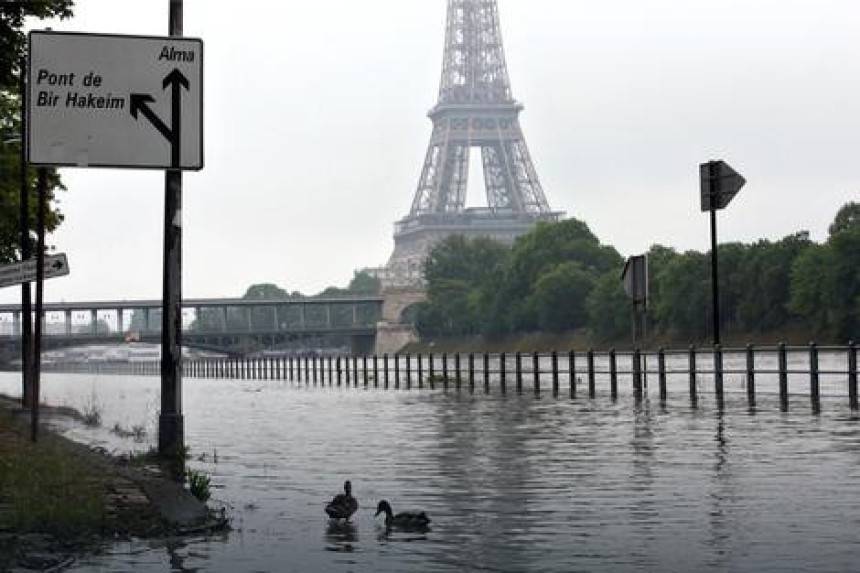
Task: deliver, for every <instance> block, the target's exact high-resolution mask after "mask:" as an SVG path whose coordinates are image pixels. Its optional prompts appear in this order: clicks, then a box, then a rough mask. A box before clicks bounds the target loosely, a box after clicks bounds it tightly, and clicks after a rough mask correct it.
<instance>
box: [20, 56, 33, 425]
mask: <svg viewBox="0 0 860 573" xmlns="http://www.w3.org/2000/svg"><path fill="white" fill-rule="evenodd" d="M20 67H21V81H20V90H21V200H20V203H21V205H20V212H19V213H20V214H19V217H20V226H21V262H24V261H28V260H30V257H31V256H32V252H31V249H30V178H29V177H28V175H29V169H28V168H27V147H26V146H27V59H26V58H21V63H20ZM30 295H31V290H30V283H28V282H25V283H22V284H21V407H22V408H24V409H27V408H30V405H31V404H32V400H31V398H32V393H33V321H32V314H31V313H32V310H33V308H32V299H31V298H30Z"/></svg>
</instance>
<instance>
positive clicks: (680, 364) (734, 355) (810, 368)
mask: <svg viewBox="0 0 860 573" xmlns="http://www.w3.org/2000/svg"><path fill="white" fill-rule="evenodd" d="M157 366H158V364H157V363H156V362H152V363H148V364H146V363H144V364H140V363H138V364H122V363H101V362H99V363H92V362H91V363H84V364H75V365H69V364H46V365H45V366H44V369H45V370H46V371H54V372H88V373H96V374H132V375H153V374H157ZM183 369H184V374H185V376H187V377H191V378H211V379H224V380H278V381H288V382H292V383H296V384H302V385H319V386H331V387H350V388H365V389H369V388H375V389H395V390H400V389H403V390H415V389H417V390H421V389H431V390H436V389H442V390H446V391H447V390H452V389H453V390H458V391H465V390H468V391H469V392H473V393H474V392H479V391H482V392H484V393H486V394H489V393H491V392H499V393H501V394H507V393H509V392H511V393H517V394H524V393H532V394H534V395H535V396H541V395H543V394H549V393H551V394H552V396H554V397H559V396H561V395H566V396H568V397H569V398H571V399H576V398H578V397H581V396H587V397H589V398H591V399H594V398H597V397H598V396H601V395H602V396H608V397H609V398H611V399H612V400H617V399H618V398H619V396H623V395H628V396H632V397H634V398H635V399H636V400H642V399H644V398H647V397H650V396H651V395H654V396H655V397H657V398H659V400H660V401H661V402H666V401H668V400H669V399H670V398H678V397H683V398H684V399H686V400H689V401H690V402H691V403H692V404H693V405H698V404H699V402H700V401H703V400H713V401H714V402H715V403H716V405H717V406H718V407H720V408H722V407H723V406H724V405H725V402H726V400H734V401H737V400H740V401H743V402H744V403H745V404H747V405H748V406H749V407H750V408H756V407H757V404H758V403H759V401H762V402H764V401H771V400H773V401H777V402H778V404H779V407H780V409H781V410H783V411H785V410H788V409H789V407H790V405H791V404H792V403H796V400H798V399H803V400H804V401H808V402H809V404H810V405H811V407H812V408H813V409H814V410H819V409H820V407H821V403H822V399H825V400H844V399H845V398H847V400H848V405H849V407H850V408H851V409H852V410H857V409H858V392H857V390H858V388H857V381H858V370H857V345H856V344H855V343H853V342H852V343H850V344H848V345H847V346H830V347H825V346H819V345H817V344H814V343H813V344H810V345H808V346H802V347H801V346H794V347H789V346H787V345H785V344H780V345H778V346H752V345H750V346H747V347H745V348H721V347H719V346H717V347H714V348H696V347H690V348H688V349H684V350H664V349H659V350H656V351H639V350H636V351H633V352H629V351H628V352H617V351H615V350H609V351H595V350H587V351H567V352H544V353H539V352H534V353H521V352H516V353H501V354H489V353H484V354H474V353H452V354H448V353H443V354H416V355H411V354H397V355H393V356H389V355H387V354H386V355H382V356H378V355H372V356H319V355H310V354H309V355H304V356H282V357H262V358H207V359H198V360H186V361H185V362H184V363H183Z"/></svg>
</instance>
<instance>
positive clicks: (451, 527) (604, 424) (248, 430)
mask: <svg viewBox="0 0 860 573" xmlns="http://www.w3.org/2000/svg"><path fill="white" fill-rule="evenodd" d="M17 386H18V381H17V379H12V378H8V377H4V376H3V375H0V392H2V391H7V392H8V391H14V390H15V389H16V388H17ZM157 387H158V381H157V380H155V379H147V378H136V379H112V378H96V377H59V376H48V377H47V378H46V383H45V393H46V396H47V397H48V398H49V400H51V401H53V402H54V403H62V402H63V401H65V402H66V403H68V404H69V405H73V406H74V405H77V406H81V405H83V404H85V403H86V400H88V399H89V398H90V396H91V394H92V393H93V392H94V393H95V394H96V395H97V396H98V399H99V401H100V402H101V404H102V405H103V407H104V424H105V426H106V427H107V428H110V427H111V426H113V424H114V423H116V422H123V423H127V421H128V420H132V421H136V420H138V419H140V417H141V416H142V415H144V414H142V413H144V412H146V408H147V404H148V403H149V402H151V401H152V400H153V396H156V395H157ZM185 392H186V395H185V403H186V408H187V412H186V420H187V424H188V425H187V428H186V432H187V436H188V441H189V444H190V445H191V448H192V459H191V461H190V462H189V465H190V467H192V468H194V469H198V470H202V471H206V472H207V473H209V474H211V475H212V478H213V485H214V486H215V490H214V491H215V496H216V498H217V499H218V500H219V501H220V502H223V503H225V504H226V505H228V506H229V507H231V508H232V517H233V524H234V530H233V531H232V532H231V533H230V534H229V535H225V536H221V537H215V538H206V539H194V540H182V541H181V542H175V543H174V542H171V543H169V544H167V545H165V543H163V542H162V543H155V544H152V545H149V544H139V543H138V544H132V545H118V546H116V547H114V548H112V549H111V551H109V552H107V553H106V554H104V555H101V556H93V557H91V558H87V559H86V560H82V562H81V563H80V564H79V565H78V566H76V567H74V568H73V569H72V571H93V570H104V571H120V572H125V571H129V572H132V571H133V572H135V573H137V572H144V573H147V572H161V571H170V570H173V571H195V570H205V571H207V572H208V571H216V572H221V571H223V572H230V573H233V572H242V571H326V572H327V571H356V572H376V571H382V572H400V571H433V572H438V571H441V572H448V571H450V572H454V571H457V572H459V571H464V570H486V571H500V572H521V571H526V572H529V571H541V572H568V571H597V572H601V571H612V572H615V571H636V572H642V571H661V572H663V571H667V572H672V571H678V572H686V571H704V572H706V573H712V572H713V573H716V572H721V571H726V570H731V571H742V572H746V571H749V572H752V571H756V572H758V571H763V572H776V571H784V570H788V569H795V570H806V571H813V570H814V571H824V572H837V571H840V572H841V571H848V570H853V568H854V564H855V563H856V561H857V559H858V558H860V540H858V539H857V536H856V531H858V528H860V515H858V514H856V512H853V511H851V507H852V506H851V503H852V501H853V500H855V499H858V498H860V448H858V439H857V438H858V435H860V432H858V422H860V418H858V416H857V415H855V414H851V413H849V412H847V410H844V409H843V410H838V409H837V407H836V406H834V405H829V406H828V408H826V409H823V410H822V413H821V414H820V415H818V416H812V415H810V413H809V409H808V408H797V409H792V410H791V411H790V412H788V413H780V412H779V411H778V404H777V405H776V406H774V404H773V403H767V404H765V403H763V402H760V409H759V410H758V411H757V412H756V413H755V414H754V415H752V414H750V413H748V412H747V407H746V404H745V402H746V401H745V395H743V394H741V395H740V398H741V399H740V400H738V401H734V400H731V399H730V400H727V402H726V405H725V406H726V407H725V410H724V411H722V412H720V411H719V408H717V407H716V404H715V403H714V401H713V399H712V397H711V396H708V395H703V397H702V399H701V400H700V402H699V405H698V408H696V409H692V408H691V407H690V403H689V398H688V395H687V394H686V393H684V392H678V393H677V394H672V393H670V399H669V401H668V402H667V403H666V404H662V403H658V402H656V401H652V399H651V398H650V397H649V396H647V395H646V396H645V397H644V399H643V400H641V401H638V402H637V401H636V400H634V399H633V398H632V397H631V396H629V395H627V396H625V395H624V394H623V393H622V394H621V396H620V397H619V400H618V401H617V402H615V403H613V402H612V401H611V399H610V398H609V396H602V397H601V396H599V397H598V398H597V399H596V400H589V399H588V398H587V396H582V395H581V396H580V398H579V399H577V400H573V401H571V400H566V399H553V398H552V397H550V396H549V395H544V397H542V398H540V399H534V398H533V397H531V396H529V395H523V396H517V395H516V393H515V392H510V393H509V394H508V396H506V397H503V396H499V395H497V394H494V395H490V396H484V395H482V394H481V393H476V394H475V395H470V394H469V393H468V391H467V390H466V389H464V391H463V392H460V393H457V392H456V391H452V392H449V393H448V394H447V395H446V394H444V393H442V392H423V393H417V392H413V393H410V392H400V393H395V392H384V391H368V392H365V391H356V390H353V389H350V390H346V389H340V390H338V389H327V388H326V389H323V388H316V389H305V388H303V389H301V390H299V389H297V388H294V387H292V386H291V385H289V384H285V383H279V382H272V383H265V382H261V381H233V382H225V381H202V380H193V379H191V380H188V381H187V382H186V386H185ZM770 400H771V402H773V401H774V399H773V397H771V399H770ZM225 420H229V421H230V422H229V423H225ZM68 431H69V432H70V433H72V434H73V435H75V436H76V437H77V438H78V439H82V440H87V441H90V442H91V443H99V444H101V445H103V446H104V447H105V448H107V449H109V450H123V449H127V448H130V447H138V445H137V444H134V443H132V442H128V441H123V440H122V439H121V438H119V437H117V436H115V435H113V434H111V433H110V432H109V431H108V430H106V429H104V428H101V429H98V428H96V429H88V428H79V427H69V428H68ZM216 451H217V461H216V456H215V455H214V452H216ZM203 452H213V454H212V455H205V456H204V455H201V454H202V453H203ZM344 479H351V480H352V482H353V486H354V493H355V495H356V497H357V498H358V499H359V501H360V504H361V506H360V509H359V510H358V512H357V513H356V514H355V515H354V516H353V518H352V520H351V522H350V523H349V524H337V523H330V522H328V521H326V520H325V517H324V514H323V512H322V507H323V505H324V500H326V499H328V498H329V494H330V493H331V492H332V491H334V490H338V489H339V488H340V486H341V484H343V481H344ZM380 499H387V500H389V501H390V502H391V503H392V505H393V507H394V509H395V511H408V510H423V511H426V512H427V513H428V515H429V516H430V517H431V519H432V520H433V521H432V524H431V525H432V530H430V531H428V532H424V533H412V532H400V531H396V530H395V531H388V530H386V528H385V527H384V526H383V524H382V520H381V519H379V518H377V519H374V518H373V513H374V509H375V507H376V503H377V502H378V501H379V500H380Z"/></svg>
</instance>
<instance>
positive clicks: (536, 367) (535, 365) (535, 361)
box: [532, 352, 540, 396]
mask: <svg viewBox="0 0 860 573" xmlns="http://www.w3.org/2000/svg"><path fill="white" fill-rule="evenodd" d="M532 374H533V375H534V384H535V396H540V354H538V353H537V352H533V353H532Z"/></svg>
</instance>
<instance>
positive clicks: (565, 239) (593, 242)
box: [485, 219, 623, 334]
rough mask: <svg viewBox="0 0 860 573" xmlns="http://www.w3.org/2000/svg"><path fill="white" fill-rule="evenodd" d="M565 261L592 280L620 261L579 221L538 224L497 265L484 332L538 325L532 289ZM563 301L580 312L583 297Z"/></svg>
mask: <svg viewBox="0 0 860 573" xmlns="http://www.w3.org/2000/svg"><path fill="white" fill-rule="evenodd" d="M566 263H576V264H577V265H578V268H579V269H580V270H581V271H582V272H583V273H585V274H587V275H589V276H590V278H591V283H592V284H593V283H594V281H596V280H597V278H598V277H599V276H600V275H602V274H603V273H604V272H607V271H609V270H610V269H618V268H620V266H621V264H622V263H623V260H622V258H621V255H619V254H618V252H617V251H616V250H615V249H614V248H612V247H607V246H604V245H601V244H600V241H599V240H598V239H597V237H595V236H594V234H593V233H592V232H591V230H590V229H589V228H588V225H586V224H585V223H584V222H582V221H579V220H577V219H568V220H566V221H563V222H560V223H551V224H539V225H538V226H537V227H536V228H535V230H534V231H533V232H531V233H529V234H528V235H524V236H522V237H520V238H518V239H517V241H516V242H515V243H514V247H513V249H512V251H511V254H510V256H509V257H508V259H507V260H506V261H505V263H504V265H502V266H501V267H500V272H499V275H498V276H497V277H496V280H495V281H494V284H493V291H492V292H493V296H492V303H491V304H490V305H489V311H488V312H489V313H490V315H491V319H492V320H489V321H485V324H487V326H488V328H487V329H486V330H485V332H487V333H488V334H507V333H512V332H525V331H533V330H537V329H539V328H541V321H540V317H539V311H538V307H537V306H536V301H537V299H536V298H535V296H534V295H535V293H534V289H535V287H536V285H537V284H538V281H539V280H540V278H541V277H542V276H543V275H545V274H546V273H551V272H552V271H554V270H555V269H556V268H557V267H558V266H559V265H563V264H566ZM585 295H587V293H585ZM567 304H572V305H574V306H575V307H576V312H584V305H585V296H583V297H582V299H581V300H577V301H568V302H567ZM545 311H546V309H545V308H544V312H545Z"/></svg>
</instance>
